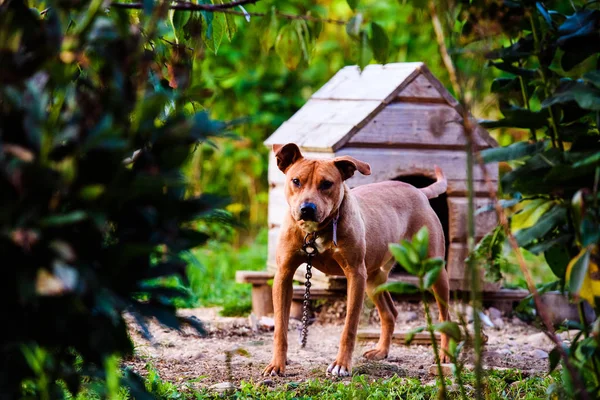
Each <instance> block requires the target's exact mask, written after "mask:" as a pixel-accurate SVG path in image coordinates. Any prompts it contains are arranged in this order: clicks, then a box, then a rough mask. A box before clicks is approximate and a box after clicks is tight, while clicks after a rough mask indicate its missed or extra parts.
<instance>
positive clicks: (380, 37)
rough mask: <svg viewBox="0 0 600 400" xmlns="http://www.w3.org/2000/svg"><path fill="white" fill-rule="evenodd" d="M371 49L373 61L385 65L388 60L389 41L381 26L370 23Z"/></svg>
mask: <svg viewBox="0 0 600 400" xmlns="http://www.w3.org/2000/svg"><path fill="white" fill-rule="evenodd" d="M371 48H372V49H373V55H374V56H375V60H377V62H378V63H380V64H385V63H386V61H387V58H388V53H389V48H390V39H388V36H387V34H386V33H385V30H383V28H382V27H381V25H379V24H377V23H376V22H371Z"/></svg>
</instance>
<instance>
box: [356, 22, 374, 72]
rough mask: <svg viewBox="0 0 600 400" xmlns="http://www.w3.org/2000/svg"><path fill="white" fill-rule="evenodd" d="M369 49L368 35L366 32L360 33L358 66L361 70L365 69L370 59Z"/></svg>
mask: <svg viewBox="0 0 600 400" xmlns="http://www.w3.org/2000/svg"><path fill="white" fill-rule="evenodd" d="M371 56H372V55H371V49H370V48H369V37H368V36H367V32H365V31H362V32H361V33H360V43H359V46H358V67H359V68H360V70H361V71H362V70H363V69H365V67H366V66H367V64H369V61H371Z"/></svg>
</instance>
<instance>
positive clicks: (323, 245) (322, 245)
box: [315, 236, 339, 254]
mask: <svg viewBox="0 0 600 400" xmlns="http://www.w3.org/2000/svg"><path fill="white" fill-rule="evenodd" d="M315 245H316V247H317V252H318V253H319V254H321V253H324V252H326V251H327V250H331V251H333V252H334V253H337V252H338V251H339V249H338V248H337V247H335V246H334V245H333V242H332V240H331V238H329V237H321V236H319V237H317V240H315Z"/></svg>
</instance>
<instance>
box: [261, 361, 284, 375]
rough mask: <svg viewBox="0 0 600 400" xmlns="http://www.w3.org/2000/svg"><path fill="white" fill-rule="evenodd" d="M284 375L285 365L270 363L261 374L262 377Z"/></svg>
mask: <svg viewBox="0 0 600 400" xmlns="http://www.w3.org/2000/svg"><path fill="white" fill-rule="evenodd" d="M284 373H285V364H280V363H277V362H275V361H272V362H271V363H270V364H269V365H267V368H265V369H264V370H263V372H262V374H263V376H283V375H284Z"/></svg>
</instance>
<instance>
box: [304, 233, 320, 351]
mask: <svg viewBox="0 0 600 400" xmlns="http://www.w3.org/2000/svg"><path fill="white" fill-rule="evenodd" d="M316 239H317V235H315V234H313V235H312V237H311V238H310V239H309V235H306V237H305V238H304V246H302V249H303V250H304V252H305V253H306V257H307V260H306V275H304V278H305V281H304V287H305V289H304V301H303V303H302V330H301V331H300V347H301V348H304V347H306V338H307V336H308V313H309V311H310V310H309V308H310V286H311V283H310V278H312V258H313V257H314V256H315V254H317V247H316V246H315V240H316Z"/></svg>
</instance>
